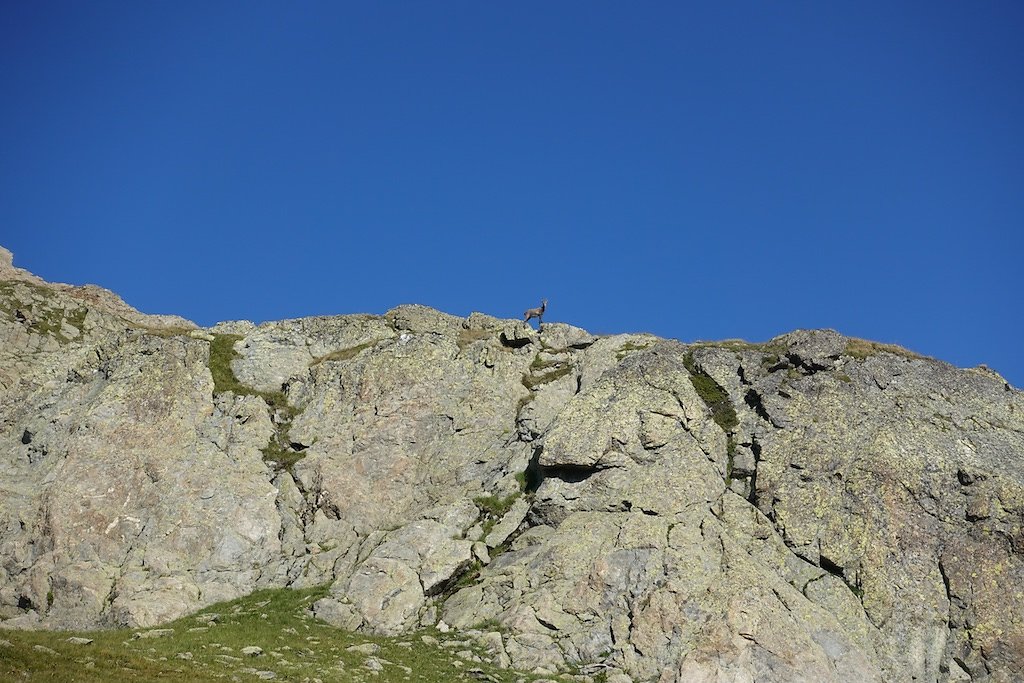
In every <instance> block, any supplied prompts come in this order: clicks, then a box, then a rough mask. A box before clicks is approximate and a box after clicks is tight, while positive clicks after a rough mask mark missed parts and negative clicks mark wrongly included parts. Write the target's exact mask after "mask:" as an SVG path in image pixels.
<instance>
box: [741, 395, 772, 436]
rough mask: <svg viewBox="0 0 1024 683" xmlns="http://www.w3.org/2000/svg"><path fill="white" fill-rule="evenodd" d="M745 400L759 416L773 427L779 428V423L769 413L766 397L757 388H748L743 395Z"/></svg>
mask: <svg viewBox="0 0 1024 683" xmlns="http://www.w3.org/2000/svg"><path fill="white" fill-rule="evenodd" d="M743 402H744V403H746V404H747V406H749V407H750V408H751V410H753V411H754V414H755V415H757V416H758V417H759V418H761V419H762V420H764V421H765V422H767V423H768V424H770V425H771V426H772V427H775V428H776V429H778V428H779V425H778V424H776V423H775V421H774V420H772V417H771V415H769V414H768V410H767V409H766V408H765V407H764V399H763V398H762V397H761V394H759V393H758V392H757V390H756V389H750V390H748V391H747V393H746V394H744V396H743Z"/></svg>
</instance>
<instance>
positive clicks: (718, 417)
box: [683, 351, 740, 434]
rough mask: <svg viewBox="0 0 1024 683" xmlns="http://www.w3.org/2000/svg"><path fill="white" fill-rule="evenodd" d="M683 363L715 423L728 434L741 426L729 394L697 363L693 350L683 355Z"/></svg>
mask: <svg viewBox="0 0 1024 683" xmlns="http://www.w3.org/2000/svg"><path fill="white" fill-rule="evenodd" d="M683 365H684V366H686V369H687V371H688V372H689V373H690V382H691V383H692V384H693V388H694V389H696V390H697V395H698V396H700V398H701V400H702V401H704V403H705V404H706V405H707V407H708V408H710V409H711V418H712V419H713V420H714V421H715V424H717V425H718V426H719V427H721V428H722V431H724V432H725V433H726V434H731V433H732V430H734V429H735V428H736V427H737V426H739V423H740V421H739V417H738V416H737V415H736V408H735V407H734V406H733V404H732V400H731V399H730V398H729V394H728V393H727V392H726V391H725V389H724V388H723V387H722V385H720V384H719V383H718V382H716V381H715V380H714V379H713V378H712V377H711V375H709V374H708V373H706V372H705V371H704V370H703V368H701V367H700V366H698V365H697V362H696V361H695V360H694V359H693V352H692V351H691V352H689V353H687V354H686V356H684V357H683Z"/></svg>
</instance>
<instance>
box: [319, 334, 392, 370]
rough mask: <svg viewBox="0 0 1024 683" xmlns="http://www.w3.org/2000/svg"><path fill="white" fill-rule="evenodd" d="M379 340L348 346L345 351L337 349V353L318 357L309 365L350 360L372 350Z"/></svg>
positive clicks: (332, 352) (333, 352)
mask: <svg viewBox="0 0 1024 683" xmlns="http://www.w3.org/2000/svg"><path fill="white" fill-rule="evenodd" d="M379 341H380V340H379V339H375V340H373V341H368V342H366V343H363V344H357V345H356V346H350V347H348V348H347V349H338V350H337V351H331V352H330V353H328V354H326V355H323V356H320V357H319V358H317V359H316V360H314V361H313V362H312V363H311V364H310V365H311V366H312V365H319V364H320V363H326V362H329V361H342V360H352V359H353V358H355V357H356V356H358V355H359V354H360V353H362V352H363V351H365V350H366V349H369V348H373V347H374V346H376V345H377V343H378V342H379Z"/></svg>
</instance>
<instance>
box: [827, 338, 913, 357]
mask: <svg viewBox="0 0 1024 683" xmlns="http://www.w3.org/2000/svg"><path fill="white" fill-rule="evenodd" d="M879 353H891V354H893V355H894V356H902V357H903V358H913V359H922V358H924V356H922V355H920V354H917V353H914V352H913V351H910V350H908V349H905V348H903V347H902V346H897V345H896V344H882V343H880V342H873V341H868V340H867V339H856V338H851V339H850V340H849V341H847V342H846V349H845V354H846V355H847V356H850V357H852V358H856V359H857V360H864V359H865V358H870V357H871V356H874V355H877V354H879Z"/></svg>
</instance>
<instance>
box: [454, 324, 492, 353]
mask: <svg viewBox="0 0 1024 683" xmlns="http://www.w3.org/2000/svg"><path fill="white" fill-rule="evenodd" d="M492 337H494V338H496V337H497V332H495V331H494V330H471V329H466V328H462V329H461V330H459V336H458V337H457V338H456V340H455V343H456V344H458V347H459V350H460V351H461V350H463V349H465V348H466V347H467V346H469V345H470V344H474V343H476V342H478V341H483V340H485V339H491V338H492Z"/></svg>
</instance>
